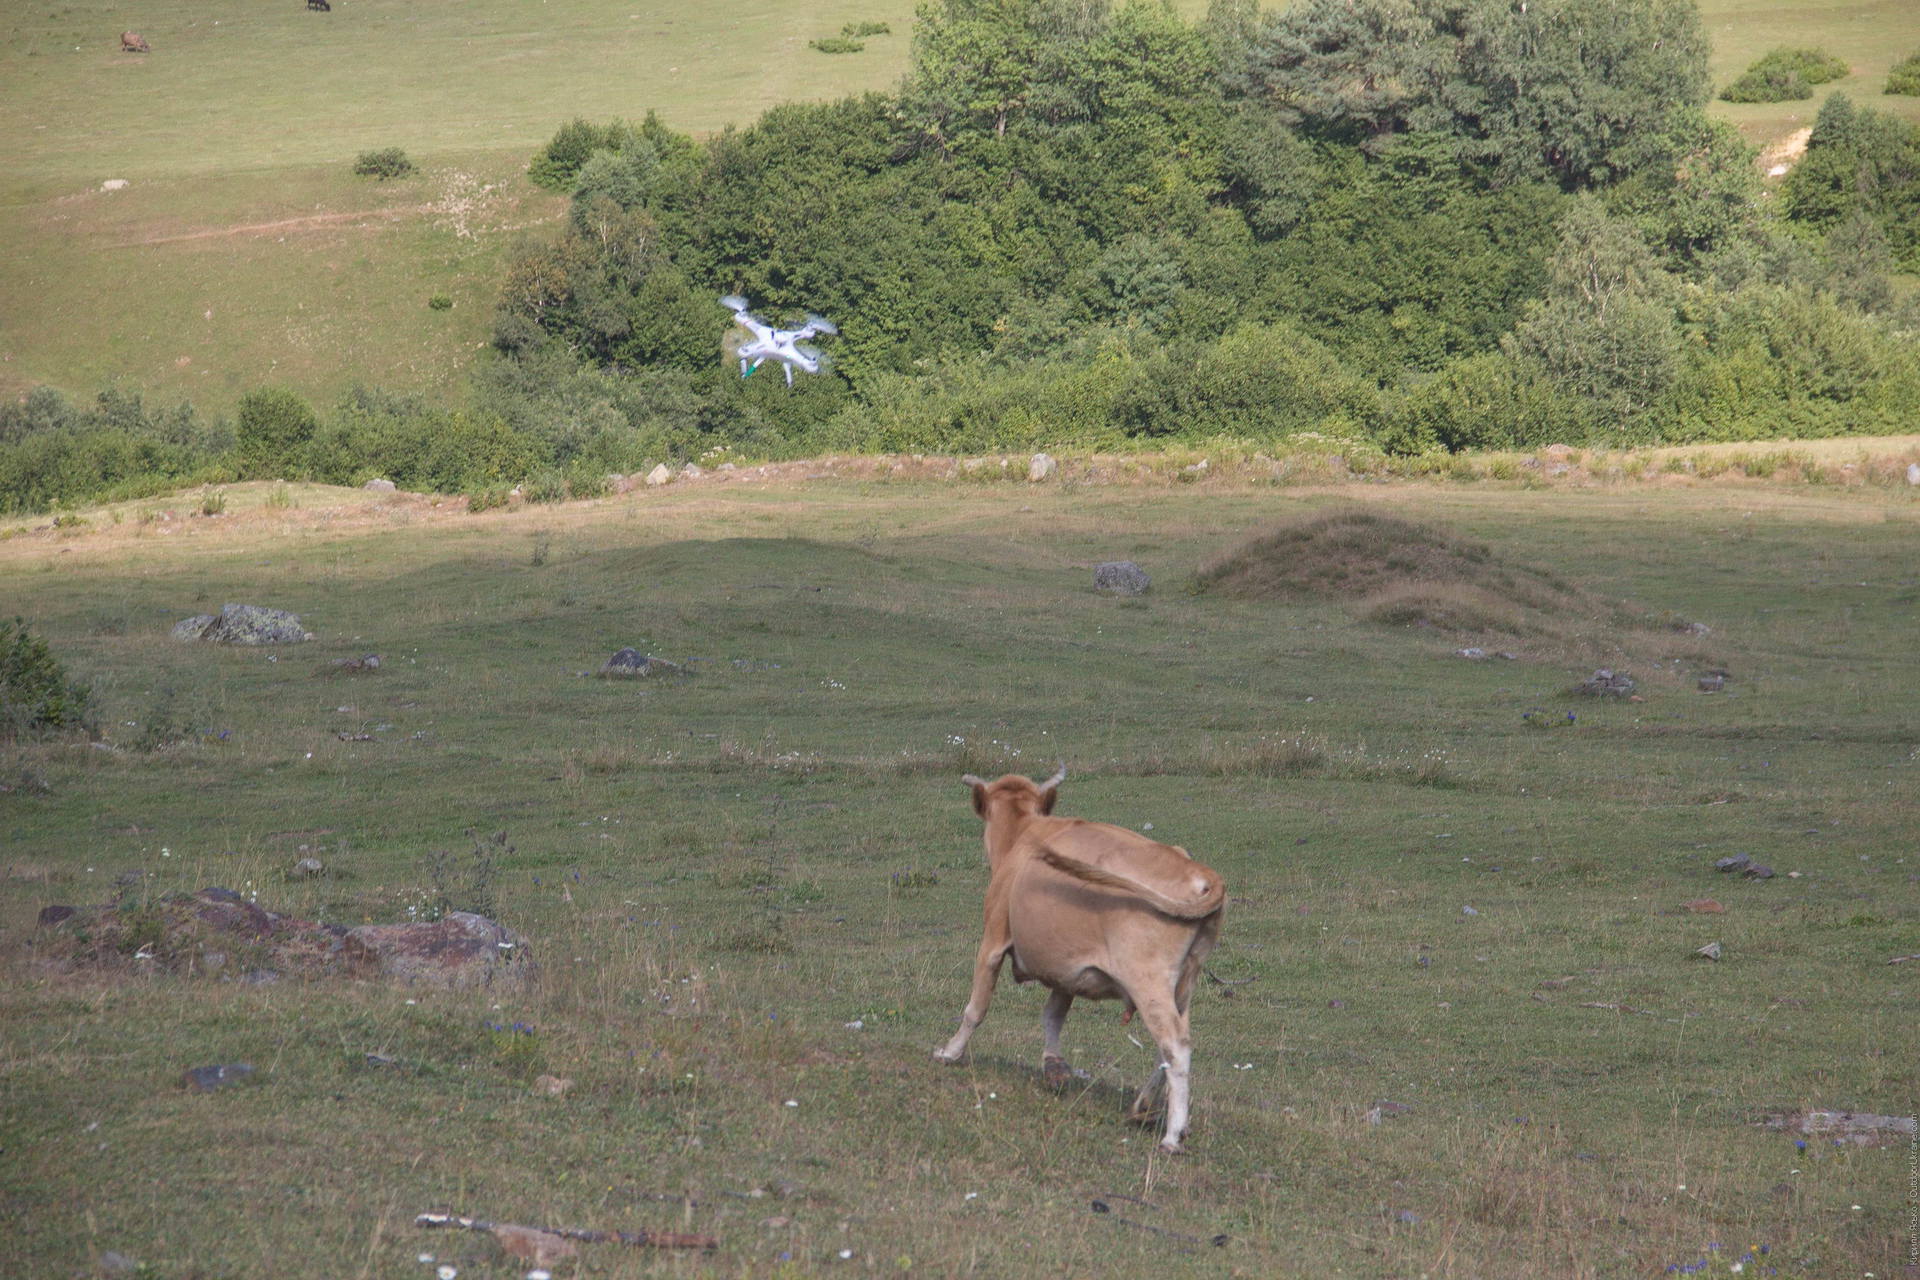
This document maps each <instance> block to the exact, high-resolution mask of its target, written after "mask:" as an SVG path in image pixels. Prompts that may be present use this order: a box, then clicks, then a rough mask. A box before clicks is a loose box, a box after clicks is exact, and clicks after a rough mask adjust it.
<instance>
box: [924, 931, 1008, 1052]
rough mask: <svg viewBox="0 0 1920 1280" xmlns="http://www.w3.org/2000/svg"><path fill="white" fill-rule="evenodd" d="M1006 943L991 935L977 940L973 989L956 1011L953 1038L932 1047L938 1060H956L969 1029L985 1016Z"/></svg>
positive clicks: (970, 1031) (965, 1041)
mask: <svg viewBox="0 0 1920 1280" xmlns="http://www.w3.org/2000/svg"><path fill="white" fill-rule="evenodd" d="M1007 947H1008V944H1007V943H1004V942H1001V941H999V940H997V939H993V938H989V939H986V940H985V941H983V942H981V944H980V954H979V955H978V956H977V957H975V959H974V962H973V992H972V994H970V995H969V996H968V997H967V1007H966V1008H965V1009H964V1010H962V1011H961V1013H960V1029H959V1030H958V1031H956V1032H954V1033H953V1039H951V1040H949V1041H947V1042H946V1044H944V1045H942V1046H941V1047H940V1048H938V1049H935V1050H934V1051H933V1056H934V1057H936V1058H938V1059H939V1060H940V1061H942V1062H958V1061H960V1055H961V1054H963V1053H965V1052H966V1051H967V1041H968V1040H970V1039H972V1038H973V1029H974V1028H975V1027H977V1026H979V1025H980V1021H981V1019H983V1018H985V1017H986V1016H987V1006H988V1005H990V1004H992V1003H993V987H994V984H995V983H996V982H998V981H999V980H1000V962H1001V961H1003V960H1005V959H1006V958H1007Z"/></svg>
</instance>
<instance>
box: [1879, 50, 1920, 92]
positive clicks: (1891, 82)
mask: <svg viewBox="0 0 1920 1280" xmlns="http://www.w3.org/2000/svg"><path fill="white" fill-rule="evenodd" d="M1883 92H1886V93H1911V94H1916V95H1920V53H1912V54H1908V55H1907V57H1906V59H1905V60H1904V61H1902V62H1897V63H1895V64H1894V67H1893V70H1891V71H1889V72H1888V73H1887V87H1886V89H1885V90H1884V91H1883Z"/></svg>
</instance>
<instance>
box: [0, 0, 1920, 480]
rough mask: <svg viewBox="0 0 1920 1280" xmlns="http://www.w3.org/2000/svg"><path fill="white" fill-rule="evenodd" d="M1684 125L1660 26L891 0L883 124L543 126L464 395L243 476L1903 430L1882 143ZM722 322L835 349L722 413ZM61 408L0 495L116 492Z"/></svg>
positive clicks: (1830, 112) (1905, 410)
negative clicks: (828, 325)
mask: <svg viewBox="0 0 1920 1280" xmlns="http://www.w3.org/2000/svg"><path fill="white" fill-rule="evenodd" d="M1708 92H1709V86H1708V82H1707V71H1706V42H1705V39H1704V36H1703V35H1702V32H1701V27H1700V20H1699V16H1698V13H1697V12H1696V10H1695V9H1694V7H1693V5H1692V4H1691V3H1690V0H1533V3H1531V4H1528V5H1524V6H1517V5H1513V4H1511V3H1509V2H1508V0H1303V2H1302V3H1298V4H1295V5H1293V6H1291V7H1289V8H1287V9H1286V10H1285V11H1284V12H1272V11H1265V12H1263V11H1261V10H1260V9H1259V8H1258V5H1257V3H1256V0H1216V2H1215V4H1214V6H1213V8H1212V9H1211V10H1210V12H1209V13H1208V15H1207V17H1206V18H1205V19H1204V20H1203V21H1200V22H1198V23H1189V22H1186V21H1184V20H1182V19H1181V18H1180V17H1179V16H1178V15H1176V14H1175V13H1174V12H1173V11H1172V10H1171V9H1170V8H1169V7H1167V6H1165V5H1163V4H1159V3H1150V2H1147V0H1129V2H1128V3H1125V4H1124V5H1122V6H1121V7H1119V8H1117V9H1115V8H1109V7H1108V6H1107V5H1106V4H1105V3H1103V2H1102V0H929V2H928V3H926V4H924V5H923V6H922V7H921V9H920V11H919V15H918V20H917V22H916V26H915V35H914V47H913V59H912V65H911V70H910V72H909V74H908V75H907V77H906V79H905V80H904V81H903V82H902V84H901V85H900V86H899V88H898V89H897V90H896V91H895V92H893V93H888V94H869V95H865V96H862V97H854V98H847V99H843V100H840V101H837V102H828V103H820V104H801V105H788V106H781V107H777V108H774V109H773V110H770V111H768V112H767V113H766V114H765V115H764V116H762V117H761V118H760V119H759V120H758V121H757V122H756V123H754V124H753V125H752V126H751V127H748V128H744V129H737V130H728V131H726V132H724V133H722V134H720V135H718V136H715V137H713V138H710V139H707V140H704V141H698V142H696V141H694V140H692V139H690V138H688V137H685V136H683V135H680V134H677V133H675V132H673V131H672V130H671V129H668V128H666V127H665V126H664V125H663V124H662V123H661V122H660V121H659V120H657V119H656V118H654V117H652V116H651V115H650V116H648V117H647V118H646V119H644V120H642V121H640V122H639V123H626V122H620V121H615V122H612V123H610V124H596V123H592V122H588V121H582V120H576V121H573V122H571V123H569V124H567V125H565V126H563V127H562V128H561V129H560V130H559V132H558V133H557V134H556V135H555V137H554V139H553V141H552V143H551V144H550V145H549V146H548V147H547V148H546V149H545V150H544V151H543V152H542V153H541V154H540V155H538V156H537V157H535V158H534V162H533V164H532V167H531V173H532V175H533V176H534V177H535V179H536V180H538V181H542V182H545V183H548V184H551V185H554V186H556V187H559V188H562V189H566V190H569V191H571V192H572V203H571V215H570V217H569V218H568V219H567V222H566V225H565V229H564V231H563V232H562V233H561V234H559V235H558V236H555V237H552V238H549V239H547V240H545V241H542V242H529V243H527V244H524V245H522V246H521V247H520V248H519V249H518V250H517V251H516V252H515V253H514V254H513V255H512V258H511V261H510V262H509V264H508V266H507V268H506V271H505V279H504V280H503V282H502V288H501V295H500V303H499V309H498V317H497V324H496V327H495V339H494V348H495V351H494V353H493V355H492V356H491V357H490V358H489V359H487V360H486V361H484V362H483V363H482V365H481V366H480V368H479V369H478V370H477V372H476V374H475V378H474V390H473V394H472V396H471V397H470V400H469V403H468V405H467V406H466V407H465V408H464V409H461V410H458V411H455V410H449V409H441V408H434V407H430V406H425V405H421V404H418V403H415V402H407V401H399V400H395V399H393V398H391V397H384V396H380V395H377V394H374V393H361V394H359V395H357V396H356V397H353V398H351V399H350V400H349V402H348V403H346V404H343V405H341V406H338V407H336V408H335V409H333V410H331V411H329V413H328V414H327V415H326V416H325V419H324V421H322V420H321V419H320V418H319V417H318V416H316V415H312V414H311V411H309V416H312V417H313V418H314V420H313V421H312V422H311V423H310V424H309V425H308V426H307V427H305V428H303V431H304V434H302V432H295V433H294V434H295V436H297V437H298V445H297V447H295V446H294V445H292V444H289V445H287V446H286V447H285V448H282V449H280V450H279V452H278V453H277V454H276V455H275V456H276V458H277V462H278V465H279V466H281V467H283V468H298V469H302V470H303V472H304V473H305V474H309V475H312V476H314V477H316V478H322V479H335V478H337V479H343V480H349V481H351V480H354V479H356V478H357V477H359V476H361V474H362V473H363V472H364V473H368V474H371V473H376V472H377V473H380V474H386V475H389V476H390V477H391V478H393V479H395V480H396V481H397V482H400V483H403V484H408V485H412V486H418V487H429V488H470V487H472V486H473V485H475V484H479V483H489V482H491V481H490V480H489V477H498V478H502V479H505V478H511V477H514V476H515V475H530V474H533V473H536V472H552V471H554V470H555V469H558V470H560V471H562V472H566V473H569V474H578V475H582V476H588V475H591V474H594V473H597V472H601V471H605V470H631V469H633V468H635V467H637V466H639V465H640V464H642V463H644V462H649V461H651V460H657V459H665V458H680V457H691V456H695V455H698V454H700V453H702V452H704V451H706V450H708V449H710V448H713V447H715V446H718V445H727V446H730V447H733V448H736V449H738V450H740V451H742V452H745V453H750V454H762V455H775V456H778V455H791V454H796V453H806V452H817V451H824V450H901V451H950V452H951V451H971V450H987V449H993V448H1019V447H1026V446H1044V445H1066V446H1078V447H1107V448H1128V447H1140V446H1142V445H1149V444H1151V443H1152V442H1155V441H1172V440H1194V439H1200V438H1207V437H1217V436H1229V437H1234V438H1237V439H1240V440H1243V441H1254V442H1259V441H1269V440H1277V439H1282V438H1284V437H1286V436H1288V435H1292V434H1297V433H1301V432H1308V431H1311V432H1316V433H1318V434H1320V435H1322V436H1333V437H1340V438H1349V439H1353V440H1356V441H1363V442H1366V443H1369V444H1371V445H1374V446H1376V447H1384V448H1387V449H1389V450H1392V451H1395V452H1401V453H1417V452H1423V451H1430V450H1439V449H1448V450H1459V449H1465V448H1475V447H1530V446H1537V445H1543V444H1546V443H1549V442H1553V441H1562V442H1566V443H1569V444H1576V445H1578V444H1627V443H1650V442H1656V441H1666V442H1683V441H1704V440H1732V439H1753V438H1776V437H1782V436H1790V437H1804V436H1820V435H1835V434H1846V433H1868V432H1877V431H1889V430H1904V429H1910V428H1911V424H1912V422H1913V421H1914V420H1915V414H1916V411H1920V356H1916V351H1915V343H1914V340H1913V339H1914V333H1915V330H1916V329H1920V316H1917V315H1916V307H1915V305H1914V303H1913V302H1912V300H1911V297H1908V298H1906V299H1904V300H1903V298H1902V296H1901V295H1900V293H1899V292H1898V291H1897V289H1896V288H1895V281H1894V280H1893V277H1894V275H1895V274H1896V273H1897V272H1901V271H1906V272H1913V271H1916V270H1920V130H1916V129H1915V128H1914V127H1913V126H1910V125H1907V124H1904V123H1902V122H1899V121H1897V120H1894V119H1891V118H1888V117H1884V116H1880V115H1877V114H1875V113H1873V112H1870V111H1867V110H1864V109H1861V108H1858V107H1855V106H1853V105H1852V104H1851V103H1850V102H1848V101H1847V100H1846V99H1845V98H1843V97H1841V96H1839V95H1835V96H1834V97H1832V98H1830V99H1829V100H1828V102H1827V103H1826V105H1825V106H1824V107H1823V109H1822V110H1821V112H1820V115H1819V120H1818V123H1817V125H1816V127H1815V129H1814V131H1813V138H1812V142H1811V143H1810V145H1809V148H1808V151H1807V154H1806V156H1805V158H1804V159H1803V160H1802V161H1801V162H1800V164H1799V165H1798V167H1797V168H1796V169H1795V170H1794V172H1793V173H1792V174H1791V175H1790V176H1789V177H1788V178H1787V179H1786V181H1785V183H1784V184H1782V186H1781V188H1780V189H1779V191H1778V193H1777V194H1771V193H1767V192H1765V191H1763V188H1762V184H1761V181H1760V178H1759V176H1758V173H1757V170H1756V166H1755V163H1754V156H1753V153H1752V151H1751V149H1750V148H1749V147H1747V146H1746V145H1745V144H1744V143H1743V142H1742V141H1741V140H1740V138H1739V137H1738V136H1737V135H1736V134H1735V133H1734V131H1733V130H1731V129H1730V128H1729V127H1727V126H1724V125H1721V124H1717V123H1715V122H1713V121H1710V120H1709V119H1708V118H1707V117H1706V115H1705V104H1706V102H1707V97H1708ZM732 292H738V293H744V294H746V295H747V296H748V297H749V298H750V299H751V301H752V303H753V305H754V307H755V309H756V310H758V311H760V312H761V313H762V314H763V315H767V316H768V317H770V318H775V319H786V318H797V317H798V316H799V315H800V314H802V313H803V312H805V311H809V310H812V311H819V312H822V313H824V314H826V315H828V316H830V317H832V318H833V319H834V320H835V321H837V322H838V323H839V325H840V328H841V334H840V336H839V337H838V338H835V339H832V340H831V341H830V343H828V344H827V345H828V347H829V355H830V356H831V358H832V360H833V362H834V363H833V365H832V367H831V369H830V371H829V372H828V373H827V374H824V375H821V376H818V377H803V378H801V379H799V380H798V381H797V382H796V383H795V385H794V387H793V388H792V389H791V390H789V389H788V388H786V387H785V386H784V385H782V381H781V380H780V379H778V378H766V377H762V378H756V379H748V380H744V381H743V380H742V379H740V378H739V376H738V375H737V371H735V370H733V369H732V368H730V367H729V365H728V363H727V362H726V361H725V360H724V359H723V358H722V350H721V344H722V340H723V336H724V335H725V334H726V332H727V330H728V327H729V321H728V317H727V315H726V312H725V311H724V310H723V309H722V308H721V307H720V306H719V305H718V303H717V301H716V299H717V297H718V296H719V295H720V294H721V293H732ZM68 412H69V413H70V414H72V415H74V416H75V417H76V419H77V420H78V421H80V422H81V423H82V424H83V426H84V429H82V430H79V431H78V435H79V436H81V437H85V438H88V439H92V438H94V437H95V436H98V439H99V447H98V448H92V451H91V452H89V451H88V448H91V446H89V447H88V448H81V447H80V446H78V445H75V446H72V448H73V450H75V452H73V453H72V454H71V460H70V462H68V463H63V464H62V465H63V466H65V467H66V468H67V471H66V472H65V473H63V474H66V473H70V474H71V475H72V476H73V477H74V478H73V479H72V481H71V483H70V484H69V483H67V482H62V483H63V484H67V487H66V488H65V489H61V486H60V485H50V484H42V485H41V486H40V488H39V489H37V490H33V492H37V493H41V494H51V493H54V492H55V491H56V490H60V491H62V492H68V493H71V492H75V491H76V489H75V486H80V487H84V483H85V482H84V479H83V477H84V474H85V473H87V471H88V468H89V467H92V468H93V473H94V474H95V475H96V476H97V477H98V479H99V483H101V484H102V485H105V486H110V485H111V484H115V483H122V481H121V480H119V479H118V478H117V477H119V476H120V475H121V474H122V470H121V469H122V468H123V466H124V465H126V464H125V459H126V454H125V450H124V449H123V448H122V445H121V444H120V443H116V442H114V441H112V440H109V438H108V436H109V435H110V431H111V428H110V427H109V426H108V425H107V423H106V421H105V420H106V418H107V417H110V416H111V415H109V414H106V412H105V408H104V405H103V406H102V407H100V408H96V409H89V410H85V411H81V410H76V409H69V410H68ZM45 416H46V415H45V414H44V413H43V414H41V417H45ZM189 416H190V415H189ZM242 416H243V417H244V413H243V415H242ZM96 420H98V421H97V422H96ZM38 421H39V419H37V418H35V417H34V414H33V413H31V412H27V411H25V410H22V411H20V412H15V411H14V410H13V409H9V410H7V411H5V412H0V439H5V440H6V441H8V443H7V445H6V450H7V451H9V452H10V451H12V450H13V448H14V446H15V444H16V443H17V442H18V441H19V440H21V439H25V438H27V437H31V436H34V435H36V434H44V431H43V430H42V428H40V427H39V426H36V425H35V423H36V422H38ZM166 431H171V432H172V436H183V435H185V436H192V435H193V433H192V432H190V431H186V430H185V429H184V428H182V427H179V426H178V424H175V425H174V426H173V427H169V428H166V429H165V430H162V431H160V433H159V434H160V435H161V436H166ZM223 432H226V433H227V434H231V435H232V436H233V437H234V438H233V440H232V441H231V442H230V443H228V444H226V445H225V446H224V447H226V448H228V449H229V450H230V451H231V456H232V460H233V461H232V465H233V466H234V467H235V468H236V470H238V471H240V472H242V473H245V472H246V470H247V469H248V468H249V467H253V466H258V465H261V457H262V456H263V455H261V454H259V453H258V452H257V451H256V452H255V453H253V454H248V453H247V452H246V450H245V448H244V447H243V445H244V438H245V437H246V435H247V430H246V429H245V427H244V423H243V422H236V423H235V424H233V426H232V427H231V428H230V429H229V428H227V427H224V426H221V425H219V424H216V425H215V426H214V427H210V428H208V430H207V431H206V432H204V433H202V434H201V435H200V436H195V437H194V438H193V439H182V440H180V441H179V442H177V443H173V442H171V440H172V437H171V436H169V437H167V439H168V441H169V443H167V444H166V446H165V448H164V449H162V448H159V447H158V446H156V447H155V454H154V457H153V458H152V459H151V460H150V461H151V464H152V465H153V466H154V467H156V468H159V469H165V468H166V467H176V468H177V467H181V466H191V465H196V464H194V463H193V461H192V459H193V458H196V457H197V458H199V459H200V460H201V462H202V463H204V462H205V460H206V459H207V458H208V457H209V456H211V455H209V453H208V451H209V450H212V451H214V452H215V453H217V451H218V450H219V448H221V447H223V446H222V441H223V438H224V437H223ZM38 447H39V448H41V449H42V450H45V451H47V452H46V455H45V456H46V457H47V458H51V456H52V454H53V453H57V452H58V451H59V450H58V449H56V448H55V447H54V446H53V445H51V444H42V445H40V446H38ZM62 447H66V446H62ZM169 449H172V450H180V451H184V452H167V451H166V450H169ZM196 451H197V452H196ZM89 458H91V459H94V460H93V461H88V459H89ZM475 459H478V460H479V461H475ZM29 469H31V467H30V466H29ZM0 486H4V487H0V493H5V494H7V495H9V497H8V501H10V502H17V501H18V499H17V498H16V497H14V496H13V495H15V494H16V490H15V489H14V487H13V482H12V481H11V480H8V479H5V478H0ZM20 492H26V491H25V490H22V491H20ZM34 500H35V501H46V500H48V499H46V498H44V497H43V498H40V499H34ZM56 500H57V499H56Z"/></svg>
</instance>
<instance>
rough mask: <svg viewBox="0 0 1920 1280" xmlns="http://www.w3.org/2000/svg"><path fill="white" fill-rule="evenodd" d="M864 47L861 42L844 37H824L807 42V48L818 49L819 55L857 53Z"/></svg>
mask: <svg viewBox="0 0 1920 1280" xmlns="http://www.w3.org/2000/svg"><path fill="white" fill-rule="evenodd" d="M866 47H867V46H866V45H865V44H864V43H863V42H861V41H859V40H850V39H848V38H847V37H846V36H826V37H824V38H822V39H819V40H809V41H807V48H809V49H818V50H819V51H820V52H821V53H858V52H860V51H861V50H862V49H864V48H866Z"/></svg>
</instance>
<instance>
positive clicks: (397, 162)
mask: <svg viewBox="0 0 1920 1280" xmlns="http://www.w3.org/2000/svg"><path fill="white" fill-rule="evenodd" d="M413 167H414V166H413V161H411V160H409V159H408V158H407V153H406V152H404V151H402V150H401V149H400V148H399V147H382V148H380V149H379V150H377V151H362V152H361V153H360V155H359V156H358V157H357V158H356V159H355V160H354V162H353V171H354V172H355V173H357V174H359V175H360V176H361V177H363V178H378V179H380V180H381V181H382V182H384V181H386V180H387V179H388V178H404V177H406V176H407V175H408V174H410V173H412V172H413Z"/></svg>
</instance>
